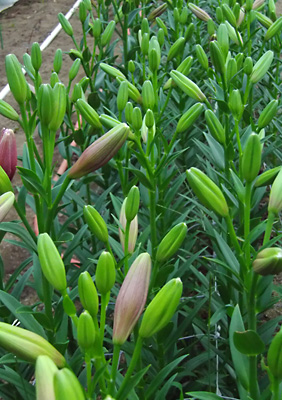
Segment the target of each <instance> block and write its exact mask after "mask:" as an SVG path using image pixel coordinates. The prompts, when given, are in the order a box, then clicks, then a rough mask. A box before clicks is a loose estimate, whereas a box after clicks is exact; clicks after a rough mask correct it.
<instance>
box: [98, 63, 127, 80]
mask: <svg viewBox="0 0 282 400" xmlns="http://www.w3.org/2000/svg"><path fill="white" fill-rule="evenodd" d="M100 67H101V69H102V70H103V71H104V72H106V74H108V75H110V76H112V77H113V78H118V77H119V78H121V79H122V80H124V79H126V77H125V76H124V75H123V73H122V72H120V71H119V70H118V69H117V68H115V67H112V66H111V65H108V64H105V63H101V64H100Z"/></svg>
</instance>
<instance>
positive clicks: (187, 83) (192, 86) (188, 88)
mask: <svg viewBox="0 0 282 400" xmlns="http://www.w3.org/2000/svg"><path fill="white" fill-rule="evenodd" d="M170 76H171V77H172V79H173V81H174V82H175V83H176V85H177V86H178V87H179V88H180V89H182V90H183V92H184V93H186V94H187V95H188V96H190V97H192V99H194V100H197V101H200V102H201V103H203V102H205V100H206V96H205V95H204V93H203V92H202V91H201V89H200V88H199V86H197V85H196V83H194V82H193V81H191V80H190V79H189V78H187V77H186V76H185V75H183V74H182V73H181V72H179V71H175V70H173V71H171V73H170Z"/></svg>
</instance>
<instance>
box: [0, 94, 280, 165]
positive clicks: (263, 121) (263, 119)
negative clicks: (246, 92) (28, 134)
mask: <svg viewBox="0 0 282 400" xmlns="http://www.w3.org/2000/svg"><path fill="white" fill-rule="evenodd" d="M277 109H278V100H272V101H271V102H270V103H268V104H267V106H266V107H265V108H264V110H263V111H262V113H261V114H260V116H259V119H258V128H259V129H262V128H265V127H266V125H268V124H269V123H270V122H271V121H272V119H273V118H274V117H275V115H276V113H277ZM0 164H1V162H0Z"/></svg>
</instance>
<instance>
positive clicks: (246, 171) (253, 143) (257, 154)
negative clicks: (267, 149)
mask: <svg viewBox="0 0 282 400" xmlns="http://www.w3.org/2000/svg"><path fill="white" fill-rule="evenodd" d="M260 166H261V145H260V138H259V136H258V135H257V134H256V133H252V134H251V135H250V136H249V137H248V140H247V143H246V146H245V149H244V152H243V157H242V174H243V178H244V179H245V180H246V182H253V180H254V179H255V178H256V177H257V176H258V173H259V170H260Z"/></svg>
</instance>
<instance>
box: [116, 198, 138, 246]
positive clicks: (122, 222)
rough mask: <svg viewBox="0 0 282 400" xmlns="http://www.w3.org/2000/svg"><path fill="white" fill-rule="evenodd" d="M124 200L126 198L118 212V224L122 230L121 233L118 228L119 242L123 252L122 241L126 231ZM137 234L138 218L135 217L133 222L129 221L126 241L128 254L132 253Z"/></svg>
mask: <svg viewBox="0 0 282 400" xmlns="http://www.w3.org/2000/svg"><path fill="white" fill-rule="evenodd" d="M126 200H127V198H126V199H125V200H124V202H123V203H122V206H121V210H120V216H119V222H120V225H121V226H122V229H123V231H122V230H121V229H120V228H119V240H120V243H121V246H122V248H123V250H124V239H125V229H126V216H125V204H126ZM137 234H138V217H137V215H136V216H135V217H134V218H133V220H132V221H131V223H130V228H129V240H128V252H129V253H133V252H134V249H135V244H136V239H137Z"/></svg>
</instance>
